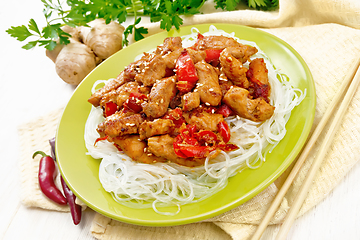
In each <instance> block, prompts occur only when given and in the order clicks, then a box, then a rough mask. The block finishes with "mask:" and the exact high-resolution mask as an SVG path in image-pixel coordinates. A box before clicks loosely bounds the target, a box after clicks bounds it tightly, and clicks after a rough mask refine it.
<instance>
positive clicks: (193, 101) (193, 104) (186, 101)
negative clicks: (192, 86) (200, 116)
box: [181, 92, 200, 112]
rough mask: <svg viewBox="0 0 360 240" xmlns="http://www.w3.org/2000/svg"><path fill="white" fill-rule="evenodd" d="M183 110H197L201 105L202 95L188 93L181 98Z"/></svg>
mask: <svg viewBox="0 0 360 240" xmlns="http://www.w3.org/2000/svg"><path fill="white" fill-rule="evenodd" d="M181 104H182V109H183V110H184V111H186V112H188V111H191V110H193V109H195V108H197V107H198V106H199V105H200V94H199V93H198V92H188V93H186V94H184V95H183V96H182V98H181Z"/></svg>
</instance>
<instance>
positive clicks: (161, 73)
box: [135, 55, 166, 86]
mask: <svg viewBox="0 0 360 240" xmlns="http://www.w3.org/2000/svg"><path fill="white" fill-rule="evenodd" d="M165 74H166V63H165V61H164V59H163V58H162V56H160V55H155V56H154V57H153V58H151V60H150V61H144V62H140V64H139V70H138V72H137V74H136V76H135V80H136V81H138V82H142V83H143V84H144V85H145V86H152V85H153V84H154V83H155V81H156V80H158V79H162V78H163V77H165Z"/></svg>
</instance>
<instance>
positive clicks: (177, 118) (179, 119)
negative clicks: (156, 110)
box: [162, 108, 186, 128]
mask: <svg viewBox="0 0 360 240" xmlns="http://www.w3.org/2000/svg"><path fill="white" fill-rule="evenodd" d="M162 118H163V119H170V120H172V121H173V123H174V124H175V128H180V127H181V126H182V124H183V123H185V122H186V121H185V118H184V117H183V115H182V110H181V109H180V108H175V109H173V110H171V111H169V112H167V113H166V114H165V115H164V116H163V117H162Z"/></svg>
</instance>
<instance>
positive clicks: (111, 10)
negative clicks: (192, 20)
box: [6, 0, 279, 50]
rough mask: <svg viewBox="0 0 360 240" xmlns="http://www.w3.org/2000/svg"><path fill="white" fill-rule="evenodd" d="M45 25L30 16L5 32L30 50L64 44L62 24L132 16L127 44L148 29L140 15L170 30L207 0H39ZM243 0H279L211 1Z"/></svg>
mask: <svg viewBox="0 0 360 240" xmlns="http://www.w3.org/2000/svg"><path fill="white" fill-rule="evenodd" d="M41 1H42V3H43V5H44V9H43V14H44V17H45V20H46V26H44V27H42V28H41V30H40V28H39V27H38V24H37V23H36V22H35V20H34V19H30V20H29V23H28V24H27V25H21V26H12V27H10V28H9V29H8V30H6V32H7V33H8V34H10V36H12V37H14V38H16V39H17V40H18V41H21V42H23V41H25V40H27V39H28V38H29V37H31V38H33V39H34V40H30V41H28V42H27V44H25V45H24V46H23V47H22V48H24V49H31V48H33V47H35V46H43V47H45V48H46V49H48V50H53V49H54V48H55V47H56V45H57V44H65V45H66V44H68V43H69V42H70V40H69V38H70V37H71V35H70V34H69V33H66V32H64V31H63V30H62V27H63V26H65V25H68V26H70V27H76V26H87V23H89V22H91V21H92V20H95V19H97V18H103V19H105V21H106V23H110V21H116V22H118V23H120V24H121V23H123V22H125V21H126V19H127V18H128V16H133V17H134V22H133V24H130V25H128V27H127V28H126V29H125V31H124V40H123V44H124V45H127V44H128V43H129V41H128V37H129V35H130V34H133V35H134V40H135V41H138V40H140V39H142V38H144V35H145V34H147V33H148V30H147V29H146V28H144V27H138V26H139V24H140V22H141V17H142V16H149V17H150V21H151V22H160V28H161V29H164V30H166V31H170V29H171V28H172V27H174V28H176V29H179V28H180V26H181V25H182V24H183V19H182V16H191V15H194V14H197V13H200V8H201V7H202V6H203V4H204V3H205V2H206V1H207V0H66V2H60V0H41ZM240 2H243V3H245V4H247V6H249V7H250V8H255V9H259V10H274V9H276V8H278V7H279V0H214V4H215V6H214V7H215V8H221V9H222V10H224V11H233V10H235V9H236V7H237V6H238V4H239V3H240Z"/></svg>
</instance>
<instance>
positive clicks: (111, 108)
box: [105, 102, 117, 117]
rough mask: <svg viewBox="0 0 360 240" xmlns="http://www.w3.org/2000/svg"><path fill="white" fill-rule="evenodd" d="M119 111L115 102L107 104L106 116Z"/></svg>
mask: <svg viewBox="0 0 360 240" xmlns="http://www.w3.org/2000/svg"><path fill="white" fill-rule="evenodd" d="M116 111H117V105H116V103H114V102H107V103H105V116H106V117H108V116H111V115H113V114H114V113H115V112H116Z"/></svg>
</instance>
